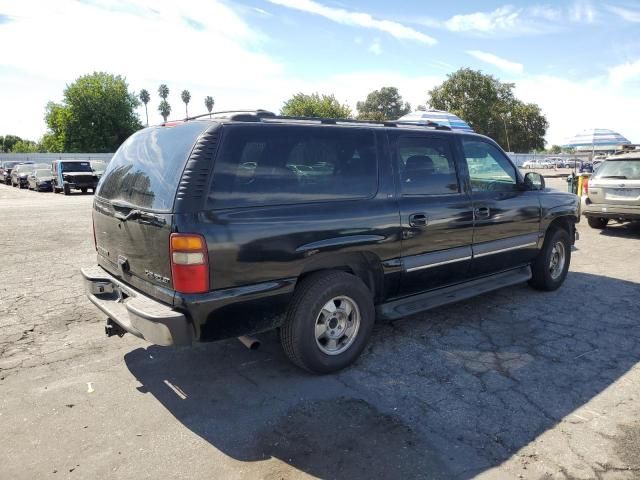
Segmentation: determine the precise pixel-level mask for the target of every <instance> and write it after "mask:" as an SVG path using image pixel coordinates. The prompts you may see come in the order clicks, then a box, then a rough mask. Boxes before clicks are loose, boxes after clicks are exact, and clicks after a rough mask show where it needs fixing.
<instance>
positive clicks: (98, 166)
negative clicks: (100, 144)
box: [89, 160, 107, 180]
mask: <svg viewBox="0 0 640 480" xmlns="http://www.w3.org/2000/svg"><path fill="white" fill-rule="evenodd" d="M89 163H90V164H91V170H93V173H95V175H96V177H98V180H100V177H102V174H103V173H104V170H105V169H106V168H107V164H106V163H105V162H103V161H102V160H91V161H90V162H89Z"/></svg>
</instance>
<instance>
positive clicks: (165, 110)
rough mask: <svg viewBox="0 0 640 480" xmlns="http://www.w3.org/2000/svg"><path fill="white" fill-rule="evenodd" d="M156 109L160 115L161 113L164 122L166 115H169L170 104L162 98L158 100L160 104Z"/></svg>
mask: <svg viewBox="0 0 640 480" xmlns="http://www.w3.org/2000/svg"><path fill="white" fill-rule="evenodd" d="M158 111H159V112H160V115H162V118H164V121H165V123H166V121H167V117H168V116H169V115H171V105H169V102H167V101H166V100H162V101H161V102H160V105H158Z"/></svg>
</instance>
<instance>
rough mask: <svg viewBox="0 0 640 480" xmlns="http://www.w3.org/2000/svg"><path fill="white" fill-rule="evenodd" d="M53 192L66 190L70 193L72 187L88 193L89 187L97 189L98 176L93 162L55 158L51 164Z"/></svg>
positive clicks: (67, 193) (65, 191) (93, 189)
mask: <svg viewBox="0 0 640 480" xmlns="http://www.w3.org/2000/svg"><path fill="white" fill-rule="evenodd" d="M51 172H52V176H53V180H52V182H51V185H52V191H53V193H58V192H64V194H65V195H69V194H70V193H71V190H72V189H76V190H80V191H81V192H82V193H87V191H88V189H91V191H92V192H95V191H96V186H97V185H98V176H97V175H96V174H95V173H94V171H93V169H92V168H91V163H89V162H88V161H84V160H54V161H53V163H52V164H51Z"/></svg>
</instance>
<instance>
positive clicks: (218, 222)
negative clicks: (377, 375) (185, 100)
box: [82, 111, 580, 373]
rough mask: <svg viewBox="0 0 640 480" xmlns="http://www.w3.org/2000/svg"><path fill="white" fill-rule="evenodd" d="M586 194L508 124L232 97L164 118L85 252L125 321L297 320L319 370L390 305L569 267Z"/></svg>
mask: <svg viewBox="0 0 640 480" xmlns="http://www.w3.org/2000/svg"><path fill="white" fill-rule="evenodd" d="M578 208H579V201H578V197H577V196H576V195H573V194H569V193H564V192H560V191H549V190H545V186H544V179H543V178H542V177H541V176H540V175H539V174H537V173H533V172H531V173H528V174H527V175H526V176H524V177H523V176H522V175H521V173H520V172H519V171H518V169H517V168H516V167H515V166H514V165H513V163H512V162H511V160H510V159H509V157H507V155H506V154H505V153H504V152H503V151H502V149H501V148H500V147H499V146H498V145H497V144H496V143H495V142H493V141H492V140H491V139H489V138H486V137H484V136H481V135H476V134H469V133H461V132H456V131H450V129H449V128H447V127H441V126H438V125H435V124H430V125H429V126H415V125H403V124H402V123H401V122H388V123H381V124H375V123H365V122H355V121H340V120H330V119H309V118H291V117H277V116H275V115H273V114H272V113H269V112H265V111H255V112H239V113H226V114H219V115H217V116H214V117H213V118H212V119H208V118H207V119H192V120H190V121H186V122H174V123H166V124H164V125H161V126H157V127H151V128H146V129H144V130H141V131H140V132H138V133H136V134H134V135H133V136H131V137H130V138H129V139H128V140H127V141H126V142H125V143H124V144H123V145H122V146H121V147H120V149H119V150H118V151H117V152H116V154H115V156H114V157H113V159H112V160H111V162H110V163H109V165H108V167H107V169H106V172H105V173H104V176H103V177H102V181H101V183H100V185H99V187H98V191H97V193H96V197H95V200H94V210H93V222H94V232H95V241H96V249H97V253H98V265H97V266H94V267H89V268H85V269H83V271H82V273H83V275H84V278H85V283H86V288H87V293H88V296H89V298H90V299H91V301H92V302H93V303H94V304H95V305H97V306H98V308H100V310H102V311H103V312H104V313H106V314H107V316H108V317H109V318H108V320H107V333H108V334H109V335H114V334H118V335H122V334H124V333H125V331H126V332H131V333H133V334H134V335H137V336H139V337H141V338H144V339H146V340H148V341H150V342H153V343H155V344H159V345H190V344H191V343H192V342H194V341H212V340H218V339H223V338H229V337H236V336H243V335H249V334H254V333H259V332H264V331H267V330H271V329H279V331H280V336H281V340H282V344H283V347H284V350H285V352H286V354H287V355H288V356H289V358H290V359H291V360H292V361H293V362H294V363H296V364H297V365H299V366H301V367H303V368H305V369H307V370H310V371H313V372H319V373H325V372H332V371H335V370H338V369H340V368H343V367H345V366H347V365H349V364H350V363H352V362H353V361H354V360H355V359H356V358H357V357H358V355H359V354H360V352H362V350H363V348H364V347H365V345H366V343H367V341H368V339H369V336H370V334H371V331H372V327H373V324H374V320H375V319H376V318H378V319H396V318H399V317H404V316H407V315H411V314H415V313H418V312H422V311H424V310H427V309H430V308H433V307H436V306H439V305H443V304H446V303H450V302H454V301H458V300H462V299H466V298H469V297H472V296H474V295H479V294H482V293H484V292H487V291H490V290H494V289H497V288H500V287H505V286H508V285H513V284H517V283H521V282H526V281H529V283H530V284H531V285H532V286H533V287H535V288H538V289H542V290H554V289H556V288H558V287H559V286H560V285H561V284H562V282H563V281H564V279H565V276H566V274H567V270H568V268H569V261H570V258H571V246H572V244H573V243H574V240H575V223H576V222H578V221H579V218H580V217H579V211H578Z"/></svg>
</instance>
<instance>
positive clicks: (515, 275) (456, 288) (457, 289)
mask: <svg viewBox="0 0 640 480" xmlns="http://www.w3.org/2000/svg"><path fill="white" fill-rule="evenodd" d="M530 278H531V268H530V267H529V266H526V267H521V268H517V269H515V270H508V271H506V272H501V273H497V274H495V275H491V276H488V277H482V278H479V279H477V280H471V281H469V282H465V283H459V284H456V285H452V286H450V287H444V288H439V289H437V290H433V291H430V292H426V293H419V294H417V295H412V296H410V297H405V298H401V299H399V300H393V301H391V302H388V303H383V304H381V305H378V307H377V308H376V314H377V317H378V318H379V319H382V320H396V319H398V318H402V317H406V316H409V315H414V314H416V313H420V312H424V311H425V310H430V309H432V308H436V307H440V306H442V305H447V304H448V303H455V302H459V301H461V300H466V299H468V298H472V297H477V296H478V295H482V294H483V293H487V292H491V291H493V290H497V289H499V288H503V287H508V286H511V285H516V284H518V283H523V282H526V281H527V280H529V279H530Z"/></svg>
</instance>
